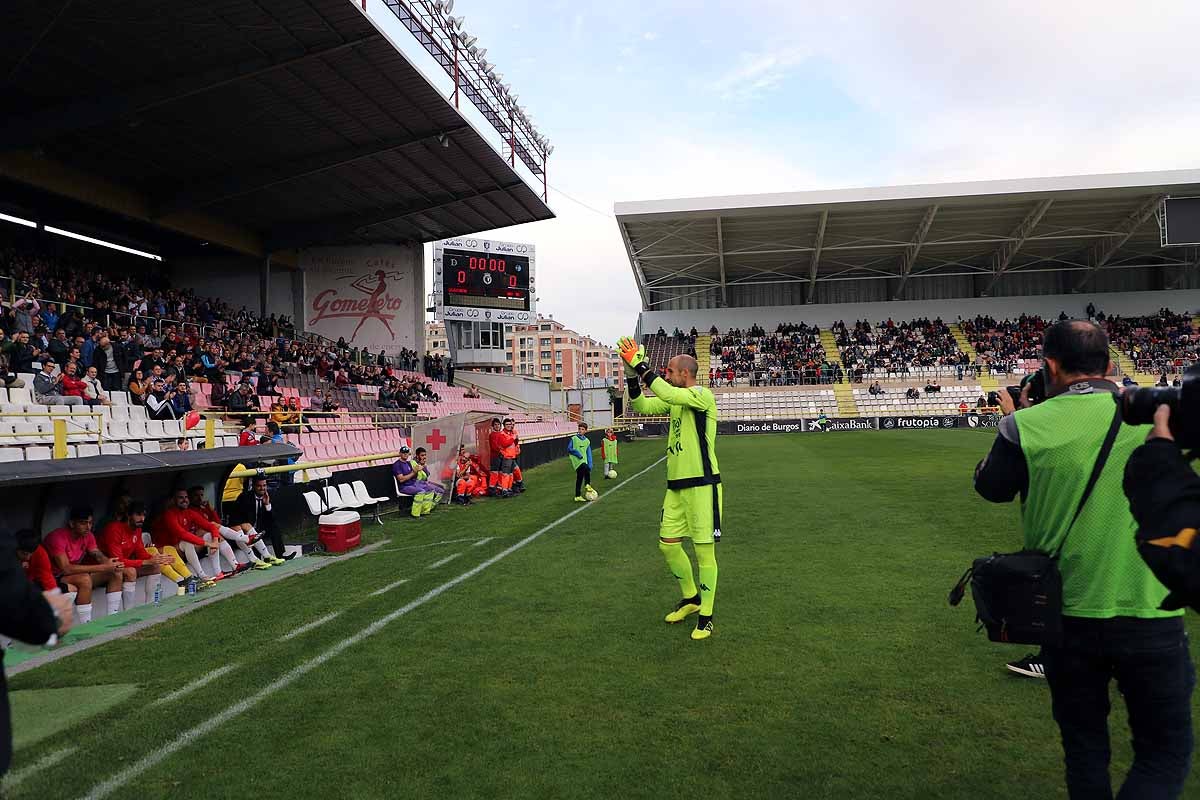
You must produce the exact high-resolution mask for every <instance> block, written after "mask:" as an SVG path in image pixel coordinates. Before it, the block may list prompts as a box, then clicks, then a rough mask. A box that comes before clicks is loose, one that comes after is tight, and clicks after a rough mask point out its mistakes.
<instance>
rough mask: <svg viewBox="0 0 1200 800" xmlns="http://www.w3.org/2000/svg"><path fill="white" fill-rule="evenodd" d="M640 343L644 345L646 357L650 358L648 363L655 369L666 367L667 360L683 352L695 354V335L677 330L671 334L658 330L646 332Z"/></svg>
mask: <svg viewBox="0 0 1200 800" xmlns="http://www.w3.org/2000/svg"><path fill="white" fill-rule="evenodd" d="M642 343H643V344H644V345H646V358H647V359H649V360H650V364H651V365H652V366H653V367H654V369H657V370H660V371H661V370H664V369H666V368H667V362H668V361H670V360H671V359H672V358H674V357H675V356H678V355H682V354H684V353H686V354H688V355H690V356H695V355H696V337H695V336H688V335H686V334H684V333H682V332H680V331H678V330H676V331H675V333H674V334H673V335H671V336H668V335H667V334H665V333H663V332H662V331H659V332H658V333H656V334H647V335H646V336H644V337H642Z"/></svg>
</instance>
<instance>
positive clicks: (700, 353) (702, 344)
mask: <svg viewBox="0 0 1200 800" xmlns="http://www.w3.org/2000/svg"><path fill="white" fill-rule="evenodd" d="M711 349H712V337H711V336H709V335H708V334H707V333H702V334H700V335H699V336H697V337H696V364H697V365H698V367H697V369H696V380H698V381H700V385H701V386H707V385H708V371H709V369H711V368H712V353H711Z"/></svg>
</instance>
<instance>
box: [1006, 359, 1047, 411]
mask: <svg viewBox="0 0 1200 800" xmlns="http://www.w3.org/2000/svg"><path fill="white" fill-rule="evenodd" d="M1026 386H1028V387H1029V404H1030V405H1034V406H1036V405H1037V404H1038V403H1040V402H1042V401H1043V400H1045V399H1046V368H1045V367H1044V366H1043V367H1042V368H1041V369H1039V370H1038V371H1037V372H1031V373H1029V374H1028V375H1026V376H1025V377H1024V378H1022V379H1021V383H1020V385H1019V386H1005V387H1004V389H1005V391H1007V392H1008V394H1009V396H1011V397H1012V401H1013V405H1015V406H1017V407H1018V408H1020V407H1021V390H1022V389H1024V388H1025V387H1026Z"/></svg>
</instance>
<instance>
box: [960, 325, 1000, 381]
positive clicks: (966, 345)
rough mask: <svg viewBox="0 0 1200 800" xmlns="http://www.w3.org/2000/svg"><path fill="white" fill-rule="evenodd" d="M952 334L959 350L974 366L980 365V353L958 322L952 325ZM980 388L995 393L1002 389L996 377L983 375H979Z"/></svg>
mask: <svg viewBox="0 0 1200 800" xmlns="http://www.w3.org/2000/svg"><path fill="white" fill-rule="evenodd" d="M950 333H951V334H952V335H953V336H954V341H955V342H956V343H957V344H958V349H959V350H962V351H963V352H964V353H966V354H967V357H968V358H970V359H971V363H972V364H978V363H979V353H978V352H977V351H976V350H975V347H974V346H973V345H972V344H971V342H970V341H969V340H968V339H967V335H966V334H965V333H963V329H962V328H961V327H959V324H958V323H957V322H955V323H952V324H951V325H950ZM979 387H980V388H981V389H983V391H985V392H994V391H997V390H998V389H999V388H1000V384H999V382H997V380H996V378H995V376H994V375H991V374H983V373H981V374H980V375H979Z"/></svg>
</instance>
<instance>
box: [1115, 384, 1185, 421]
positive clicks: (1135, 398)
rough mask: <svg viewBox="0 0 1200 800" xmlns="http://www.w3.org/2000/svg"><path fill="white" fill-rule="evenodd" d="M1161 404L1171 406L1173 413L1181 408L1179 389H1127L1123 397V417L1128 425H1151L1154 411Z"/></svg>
mask: <svg viewBox="0 0 1200 800" xmlns="http://www.w3.org/2000/svg"><path fill="white" fill-rule="evenodd" d="M1161 405H1167V406H1170V407H1171V414H1172V415H1175V414H1177V412H1178V410H1179V390H1178V389H1174V388H1166V389H1162V388H1139V389H1132V388H1130V389H1126V390H1125V394H1124V395H1123V396H1122V398H1121V418H1122V419H1123V420H1124V421H1125V424H1126V425H1151V424H1153V423H1154V412H1155V411H1156V410H1157V409H1158V407H1159V406H1161Z"/></svg>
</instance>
